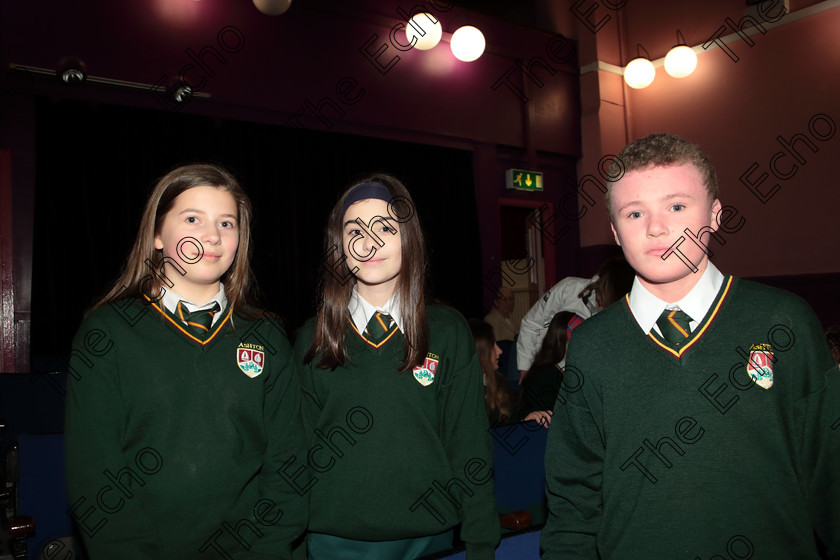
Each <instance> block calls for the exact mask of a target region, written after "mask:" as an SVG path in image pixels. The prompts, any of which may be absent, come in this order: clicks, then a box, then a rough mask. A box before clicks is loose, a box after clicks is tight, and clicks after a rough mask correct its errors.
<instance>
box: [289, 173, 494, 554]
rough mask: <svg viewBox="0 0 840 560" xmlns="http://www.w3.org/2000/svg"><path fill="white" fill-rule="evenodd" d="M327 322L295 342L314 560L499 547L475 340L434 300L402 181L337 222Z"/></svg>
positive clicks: (324, 283)
mask: <svg viewBox="0 0 840 560" xmlns="http://www.w3.org/2000/svg"><path fill="white" fill-rule="evenodd" d="M324 249H325V255H326V260H325V262H324V269H323V271H322V275H321V287H320V292H319V296H318V303H319V306H320V307H319V310H318V314H317V316H316V317H315V318H314V319H313V320H311V321H309V322H308V323H307V324H306V325H305V326H304V327H303V329H302V330H301V332H300V333H299V335H298V338H297V341H296V343H295V361H296V363H297V364H298V366H299V368H298V369H299V373H300V379H301V388H302V390H303V399H302V403H301V408H302V411H303V417H304V423H305V424H306V425H307V433H308V434H309V436H310V443H311V444H312V447H311V448H310V452H309V455H308V464H309V467H310V468H311V469H312V470H313V471H314V473H313V474H314V475H315V476H314V477H313V478H312V479H311V480H310V483H311V484H310V486H309V487H308V493H309V496H310V523H309V530H310V533H309V535H308V540H307V542H308V549H309V557H310V559H311V560H322V559H329V560H334V559H339V560H377V559H383V560H384V559H388V560H409V559H413V558H418V557H420V556H424V555H428V554H432V553H435V552H438V551H441V550H445V549H448V548H451V547H452V542H453V529H454V528H455V527H457V526H460V539H461V540H462V541H463V542H464V543H466V550H467V558H469V559H470V560H476V559H485V558H486V559H490V558H493V557H494V549H495V547H496V544H497V542H498V538H499V524H498V519H497V517H496V513H495V500H494V495H493V482H492V477H491V472H490V468H491V466H492V451H491V445H490V440H489V434H488V433H487V420H486V418H485V415H484V406H483V391H482V388H481V377H480V373H479V365H478V360H477V358H476V354H475V348H474V346H473V342H472V337H471V336H470V331H469V328H468V327H467V324H466V321H465V320H464V318H463V317H462V316H461V315H460V314H459V313H458V312H457V311H455V310H453V309H451V308H448V307H444V306H440V305H431V304H429V303H428V300H427V295H426V292H425V281H426V251H425V245H424V240H423V232H422V230H421V227H420V222H419V219H418V217H417V214H416V212H415V208H414V203H413V200H412V198H411V195H410V194H409V193H408V190H407V189H406V188H405V186H404V185H403V184H402V183H401V182H400V181H399V180H398V179H397V178H395V177H393V176H390V175H386V174H377V175H373V176H370V177H368V178H366V179H364V180H362V181H359V182H357V183H355V184H353V185H352V186H351V187H350V188H348V189H347V190H346V191H345V192H344V193H343V194H342V195H341V197H340V198H339V199H338V201H337V203H336V205H335V207H334V208H333V210H332V212H331V213H330V216H329V220H328V223H327V229H326V236H325V245H324Z"/></svg>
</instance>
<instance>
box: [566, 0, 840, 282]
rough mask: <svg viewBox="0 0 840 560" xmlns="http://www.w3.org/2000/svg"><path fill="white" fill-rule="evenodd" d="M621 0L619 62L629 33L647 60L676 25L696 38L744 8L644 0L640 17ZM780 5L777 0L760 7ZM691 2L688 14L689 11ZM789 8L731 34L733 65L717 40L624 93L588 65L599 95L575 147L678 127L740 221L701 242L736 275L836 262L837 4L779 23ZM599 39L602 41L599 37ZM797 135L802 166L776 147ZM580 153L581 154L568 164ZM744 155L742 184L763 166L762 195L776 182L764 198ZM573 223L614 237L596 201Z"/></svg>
mask: <svg viewBox="0 0 840 560" xmlns="http://www.w3.org/2000/svg"><path fill="white" fill-rule="evenodd" d="M631 4H632V3H631ZM631 4H628V5H627V7H626V8H625V9H624V10H622V11H621V12H620V13H619V15H620V16H621V17H622V22H621V23H622V24H623V27H624V28H623V31H622V35H623V41H622V45H623V49H624V52H625V53H632V54H630V55H625V56H624V57H623V58H622V61H623V62H624V63H626V62H627V61H628V60H629V58H632V57H633V56H635V44H636V43H638V42H641V43H642V44H643V45H644V46H645V48H647V49H648V51H649V53H650V55H651V58H653V59H656V58H660V57H662V56H664V55H665V53H666V52H667V50H668V49H669V48H670V46H672V44H673V43H674V42H675V39H676V36H675V28H677V27H680V28H681V29H682V31H683V34H684V35H685V36H686V40H687V42H688V43H689V44H690V45H696V44H702V43H704V42H705V41H706V40H708V39H709V38H710V37H711V36H712V35H713V33H714V32H715V30H716V29H717V27H718V26H719V25H722V24H724V21H725V18H726V17H729V18H730V19H732V20H733V21H738V20H739V19H740V18H741V17H742V15H743V11H742V8H737V7H736V6H734V5H733V4H732V3H731V2H725V1H723V0H719V1H717V2H712V3H704V4H703V7H702V8H697V7H694V8H692V7H690V6H688V5H685V6H684V5H682V4H680V5H679V7H678V6H674V5H671V4H670V3H667V2H664V1H662V2H649V3H646V6H645V15H644V16H643V15H642V13H641V12H639V11H638V10H634V8H633V6H632V5H631ZM648 4H650V6H648ZM654 4H656V6H654ZM818 4H819V3H818ZM822 4H825V3H822ZM660 8H661V9H660ZM780 8H781V4H780V3H779V4H778V6H777V7H776V8H774V9H773V10H772V12H770V13H771V14H772V15H775V14H776V13H777V12H778V10H779V9H780ZM700 10H702V13H700ZM695 11H696V12H697V14H696V15H697V17H695V18H692V17H691V16H692V15H693V12H695ZM657 14H658V15H657ZM799 15H801V13H797V12H793V13H789V14H786V15H785V16H784V17H782V18H781V19H780V20H779V22H778V23H779V24H782V25H779V26H777V27H775V28H769V27H768V28H766V34H761V33H758V34H756V35H753V36H752V37H750V38H751V40H752V41H753V42H754V46H752V47H750V46H748V45H747V43H746V42H745V41H743V40H741V39H739V40H738V41H736V42H734V43H732V44H731V45H729V48H730V50H731V51H732V52H734V53H735V55H736V56H737V57H738V58H739V60H738V62H737V63H736V62H734V61H733V60H732V59H731V58H730V57H729V56H728V55H727V54H726V52H724V51H723V50H721V49H718V48H714V49H709V50H708V51H706V52H703V53H701V54H700V55H699V56H698V67H697V70H696V71H695V72H694V74H692V75H691V76H689V77H687V78H684V79H681V80H679V79H675V78H672V77H670V76H668V75H667V74H666V73H665V71H664V68H658V69H657V75H656V79H655V81H654V82H653V84H652V85H651V86H649V87H648V88H646V89H643V90H633V89H631V88H629V87H627V86H626V85H623V82H620V78H619V77H618V76H615V75H613V74H609V73H607V72H599V73H598V74H599V78H600V79H599V80H595V81H596V82H597V87H600V91H598V90H595V92H594V95H600V105H601V106H600V112H599V113H598V116H597V118H596V119H590V122H588V123H587V119H586V116H584V133H583V136H584V153H585V154H587V148H588V147H589V146H592V145H595V146H596V147H598V145H597V142H594V141H593V140H592V138H596V139H597V140H598V141H600V145H601V146H603V147H607V146H608V148H605V150H604V152H603V153H605V152H606V151H608V150H609V149H616V146H618V147H620V145H621V144H622V143H623V142H625V141H626V140H628V139H629V140H633V139H636V138H639V137H642V136H644V135H646V134H650V133H652V132H660V131H667V132H671V133H674V134H678V135H681V136H683V137H685V138H687V139H689V140H690V141H692V142H695V143H697V144H699V145H701V146H702V147H703V148H704V149H705V150H706V151H707V153H708V154H709V156H710V157H711V159H712V161H713V162H714V163H715V165H716V167H717V170H718V174H719V179H720V184H721V199H722V202H723V204H725V205H730V206H732V207H734V208H736V209H737V210H738V211H739V213H740V215H741V216H743V217H744V218H745V220H746V221H745V222H744V225H743V227H742V228H741V229H740V231H738V232H736V233H733V234H723V239H724V241H725V245H722V246H721V245H718V244H713V245H712V251H713V252H714V260H715V262H716V263H717V264H718V265H719V266H720V267H721V268H722V269H723V270H726V271H727V272H731V273H734V274H737V275H740V276H771V275H794V274H809V273H827V272H838V271H840V259H838V256H840V251H838V241H840V220H838V218H837V208H838V207H840V191H838V189H837V188H835V186H834V183H835V182H836V177H837V171H836V162H837V156H838V153H840V135H838V134H836V127H837V125H840V97H838V92H840V73H838V72H837V69H838V68H840V33H838V30H840V8H833V9H829V10H826V11H823V12H822V13H818V14H816V15H813V16H810V17H805V18H803V19H800V20H798V21H792V22H790V20H792V19H794V18H795V17H796V16H799ZM759 22H762V20H759ZM665 26H667V27H665ZM663 27H664V28H665V29H666V30H667V33H666V32H665V31H663V30H662V29H663ZM617 29H618V26H616V28H615V31H616V32H617ZM731 32H732V30H731V29H728V30H727V31H726V33H731ZM600 33H609V29H608V28H606V27H605V28H604V30H602V31H601V32H599V35H600ZM602 43H604V44H607V43H608V41H600V39H599V40H598V44H599V45H601V44H602ZM631 46H632V48H631ZM602 51H603V54H602V55H600V57H601V60H603V61H605V62H611V63H613V64H618V63H619V62H618V59H617V58H616V57H615V54H616V53H615V52H611V51H610V49H609V48H606V47H605V48H603V49H602ZM581 64H582V65H584V64H585V62H584V61H581ZM587 80H590V81H591V80H592V78H591V77H586V76H584V78H583V79H582V83H583V87H584V88H585V87H586V85H587ZM617 88H621V89H620V90H619V89H617ZM592 89H593V87H592V86H590V91H592ZM590 101H591V100H590ZM586 103H587V101H586V100H584V101H583V104H584V106H585V105H586ZM605 106H608V108H605ZM821 115H822V116H821ZM622 117H626V123H627V124H626V127H625V125H624V123H622V122H620V119H621V118H622ZM809 123H810V125H811V128H812V129H813V130H812V131H809ZM815 133H816V135H818V136H822V138H823V139H822V140H820V139H817V138H815ZM796 134H802V135H804V137H805V138H807V140H808V141H809V142H811V143H812V144H813V145H814V147H815V148H816V149H817V150H818V151H817V153H812V152H811V151H810V149H809V148H808V147H806V145H805V143H804V142H802V141H800V142H797V143H796V146H795V148H796V149H797V151H798V152H799V153H800V154H801V156H802V158H803V159H804V163H797V162H795V161H794V160H793V159H792V157H791V156H790V155H789V154H787V153H785V152H783V147H782V145H781V143H780V141H779V140H777V137H782V139H784V140H788V141H790V140H791V139H792V138H793V137H794V135H796ZM588 139H589V140H588ZM779 152H782V153H785V155H784V156H780V158H779V159H778V160H777V162H776V163H777V170H778V172H779V174H780V175H785V174H789V176H788V178H786V179H778V178H776V177H774V175H773V174H772V172H771V170H770V167H769V166H770V161H771V159H772V158H773V157H774V154H776V153H779ZM613 153H614V152H613ZM591 161H592V153H591V152H590V153H588V154H587V155H586V156H585V157H584V160H583V161H582V164H581V169H579V172H581V173H582V172H583V169H582V168H583V167H585V166H586V165H587V164H588V165H590V166H591V165H592V163H591ZM753 163H757V164H758V167H757V169H756V170H755V171H754V172H753V173H752V174H750V175H749V179H750V180H751V181H752V182H757V181H759V180H760V177H761V176H762V174H765V173H766V174H767V175H768V177H767V179H766V180H765V182H763V183H762V184H761V185H760V186H759V187H758V189H759V190H760V191H762V192H764V193H769V192H771V191H772V189H774V188H775V187H774V185H776V184H778V185H779V189H778V191H777V192H775V194H774V195H773V196H772V198H770V199H768V200H765V201H761V200H759V196H757V195H756V194H754V193H753V192H751V190H750V189H749V188H748V187H747V186H746V185H745V184H744V183H743V182H742V181H741V179H740V178H741V176H742V175H743V174H744V173H745V172H746V171H747V170H748V169H749V168H750V166H752V165H753ZM794 164H796V165H797V169H796V170H795V172H794V170H793V168H792V166H793V165H794ZM580 230H581V244H582V245H583V246H589V245H597V244H602V243H612V242H613V240H612V236H611V234H610V233H609V229H608V222H607V219H606V214H605V212H603V210H602V211H599V212H590V213H589V214H588V215H587V216H585V217H584V218H583V219H582V220H581V222H580Z"/></svg>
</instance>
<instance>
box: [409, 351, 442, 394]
mask: <svg viewBox="0 0 840 560" xmlns="http://www.w3.org/2000/svg"><path fill="white" fill-rule="evenodd" d="M439 362H440V357H438V356H437V355H435V354H426V359H425V360H423V365H422V366H417V367H415V368H414V379H416V380H417V382H418V383H419V384H420V385H422V386H423V387H428V386H429V385H431V384H432V383H433V382H434V380H435V372H436V371H437V367H438V363H439Z"/></svg>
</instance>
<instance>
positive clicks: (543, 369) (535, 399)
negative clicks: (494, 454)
mask: <svg viewBox="0 0 840 560" xmlns="http://www.w3.org/2000/svg"><path fill="white" fill-rule="evenodd" d="M581 322H583V321H582V319H581V318H580V316H579V315H575V314H574V313H572V312H571V311H561V312H560V313H557V314H556V315H554V318H553V319H552V320H551V324H549V326H548V330H547V331H546V332H545V336H544V337H543V340H542V346H540V350H539V352H537V355H536V356H534V363H533V364H532V365H531V369H530V370H528V373H527V375H525V378H524V379H523V381H522V407H523V411H525V412H526V413H527V412H529V411H533V410H552V411H553V410H554V403H555V401H556V400H557V393H558V391H559V390H560V383H561V382H562V381H563V367H564V366H565V365H566V348H567V347H568V344H569V336H570V335H571V331H572V328H573V327H571V326H570V325H575V326H576V325H578V324H580V323H581Z"/></svg>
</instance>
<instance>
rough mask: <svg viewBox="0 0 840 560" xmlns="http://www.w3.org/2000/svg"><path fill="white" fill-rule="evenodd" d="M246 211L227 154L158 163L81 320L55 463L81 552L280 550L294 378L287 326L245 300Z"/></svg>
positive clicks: (101, 559) (233, 554)
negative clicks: (105, 284) (119, 254)
mask: <svg viewBox="0 0 840 560" xmlns="http://www.w3.org/2000/svg"><path fill="white" fill-rule="evenodd" d="M250 225H251V203H250V202H249V200H248V197H247V195H246V194H245V192H244V191H243V190H242V188H241V187H240V186H239V183H238V182H237V180H236V179H235V178H234V177H233V175H231V174H230V173H228V172H227V171H226V170H224V169H222V168H221V167H218V166H215V165H209V164H196V165H188V166H183V167H179V168H177V169H175V170H173V171H172V172H170V173H168V174H167V175H166V176H164V177H163V178H162V179H160V181H159V182H158V183H157V186H156V187H155V189H154V191H153V192H152V195H151V196H150V198H149V201H148V203H147V204H146V208H145V211H144V213H143V217H142V221H141V225H140V231H139V233H138V235H137V239H136V241H135V243H134V248H133V249H132V251H131V254H130V255H129V258H128V261H127V263H126V266H125V269H124V271H123V273H122V275H121V276H120V278H119V279H118V280H117V282H116V283H115V284H114V285H113V287H112V288H111V289H110V290H109V291H108V293H107V294H106V295H105V296H104V297H103V298H102V299H101V301H99V302H98V303H97V304H96V305H95V306H94V308H93V309H92V310H91V312H90V313H88V315H87V316H86V317H85V319H84V321H83V323H82V325H81V327H80V328H79V331H78V333H77V335H76V338H75V340H74V343H73V353H72V357H71V360H70V375H69V376H68V390H67V404H66V407H67V408H66V477H67V490H68V494H69V498H70V503H72V504H73V507H72V509H71V512H70V513H71V516H72V517H73V518H74V519H75V521H76V523H77V526H78V527H79V530H80V534H81V535H82V538H83V541H84V545H85V547H86V549H87V552H88V555H89V557H90V558H91V560H112V559H114V558H125V559H132V560H134V559H136V560H159V559H160V558H178V559H182V560H183V559H193V558H194V559H199V558H204V557H205V555H204V552H206V551H208V550H209V549H210V548H212V549H213V550H214V551H215V552H211V554H216V553H219V554H221V555H223V556H225V557H227V558H242V557H243V555H244V554H246V552H247V554H248V556H247V557H249V558H252V557H269V556H260V554H266V555H269V554H270V555H271V556H270V557H273V558H275V557H280V558H289V557H290V555H291V543H292V541H293V540H294V539H295V538H296V537H297V536H298V535H299V534H301V533H302V532H303V529H304V528H305V526H306V504H305V500H304V499H303V498H301V497H300V496H299V495H298V494H297V493H296V492H294V490H293V489H292V488H291V487H289V486H288V485H287V484H285V482H284V481H282V479H281V477H280V476H279V475H277V474H275V473H276V471H277V469H278V468H279V467H280V466H281V465H282V464H283V462H284V461H285V458H286V457H287V456H294V455H298V456H299V455H301V454H302V453H305V448H304V442H303V438H302V435H301V432H302V428H301V426H300V422H299V388H298V385H297V384H296V380H295V378H294V376H293V375H292V372H291V368H289V367H288V366H289V358H290V356H291V348H290V347H289V343H288V340H287V339H286V336H285V333H284V332H283V330H282V328H280V327H279V325H278V324H277V320H276V319H274V318H273V317H271V316H269V315H268V314H265V313H264V312H262V311H260V310H259V309H256V308H255V307H253V305H252V304H251V299H250V298H251V285H252V282H251V268H250V264H249V247H250ZM278 508H279V509H278ZM278 511H279V513H278ZM267 520H271V521H272V522H271V523H268V522H267ZM225 527H231V528H234V529H235V532H234V533H231V531H224V530H223V529H224V528H225ZM242 527H247V528H249V529H250V528H251V527H253V528H257V531H255V532H254V531H251V532H249V531H248V530H243V529H242ZM232 530H233V529H232ZM242 534H244V535H245V536H244V537H243V536H242ZM243 539H244V541H243ZM243 542H245V545H247V546H245V545H243ZM222 552H224V554H222Z"/></svg>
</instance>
